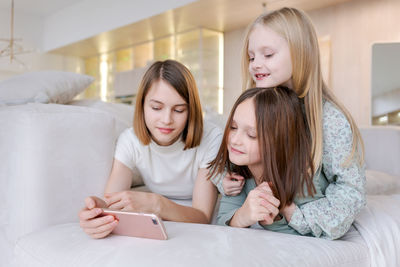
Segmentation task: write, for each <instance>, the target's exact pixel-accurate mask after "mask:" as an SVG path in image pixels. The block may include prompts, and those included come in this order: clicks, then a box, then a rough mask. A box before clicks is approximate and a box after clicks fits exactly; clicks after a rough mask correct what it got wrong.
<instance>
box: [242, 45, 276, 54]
mask: <svg viewBox="0 0 400 267" xmlns="http://www.w3.org/2000/svg"><path fill="white" fill-rule="evenodd" d="M267 49H269V50H272V51H274V50H275V49H274V48H272V47H269V46H263V47H260V48H259V49H256V50H267ZM247 52H248V53H253V50H251V49H250V48H248V49H247Z"/></svg>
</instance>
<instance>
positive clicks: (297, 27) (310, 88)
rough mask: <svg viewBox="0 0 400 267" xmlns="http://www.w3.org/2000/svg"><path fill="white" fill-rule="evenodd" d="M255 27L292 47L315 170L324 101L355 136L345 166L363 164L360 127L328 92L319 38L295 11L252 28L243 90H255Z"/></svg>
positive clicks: (265, 17) (270, 16)
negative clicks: (252, 54)
mask: <svg viewBox="0 0 400 267" xmlns="http://www.w3.org/2000/svg"><path fill="white" fill-rule="evenodd" d="M256 25H264V26H267V27H269V28H270V29H272V30H273V31H275V32H276V33H278V34H279V35H281V36H282V37H283V38H284V39H285V40H286V41H287V42H288V45H289V50H290V54H291V60H292V68H293V70H292V73H293V74H292V81H293V88H291V89H293V90H294V91H295V92H296V93H297V95H298V97H300V98H304V104H305V110H306V117H307V123H308V128H309V130H310V133H311V140H312V146H311V151H312V157H313V162H314V166H315V169H317V168H318V166H320V164H321V160H322V153H323V132H322V117H323V115H322V105H323V100H326V101H329V102H331V103H333V104H334V105H335V106H336V107H337V108H338V109H339V110H340V111H342V112H343V114H344V115H345V116H346V118H347V120H348V121H349V123H350V127H351V130H352V133H353V140H352V143H353V145H352V150H351V153H350V155H349V156H348V157H347V159H346V160H345V162H343V164H344V166H348V165H349V164H350V163H351V161H352V160H353V159H356V160H357V161H358V163H359V164H360V165H362V164H363V162H364V144H363V141H362V138H361V134H360V131H359V130H358V127H357V125H356V123H355V121H354V119H353V118H352V116H351V115H350V113H349V112H348V111H347V109H346V108H345V107H344V106H343V105H342V104H341V103H340V102H339V101H338V99H337V98H336V97H335V96H334V95H333V93H332V92H331V91H330V90H329V88H328V87H327V85H326V83H325V82H324V80H323V78H322V71H321V64H320V55H319V46H318V39H317V34H316V32H315V29H314V26H313V24H312V22H311V20H310V19H309V18H308V16H307V15H306V14H305V13H304V12H302V11H300V10H298V9H295V8H288V7H285V8H282V9H279V10H276V11H273V12H271V13H267V14H263V15H261V16H259V17H258V18H257V19H256V20H255V21H254V22H253V23H252V24H250V25H249V27H248V29H247V33H246V36H245V43H244V46H243V51H242V77H243V88H242V89H243V90H246V89H247V88H252V87H255V82H254V81H253V79H252V77H251V76H250V73H249V69H248V67H249V56H248V44H249V35H250V33H251V32H252V30H253V29H254V27H255V26H256Z"/></svg>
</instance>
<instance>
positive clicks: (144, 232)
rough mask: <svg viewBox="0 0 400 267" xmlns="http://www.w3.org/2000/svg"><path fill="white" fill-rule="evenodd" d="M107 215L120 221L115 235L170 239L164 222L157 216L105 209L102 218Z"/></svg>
mask: <svg viewBox="0 0 400 267" xmlns="http://www.w3.org/2000/svg"><path fill="white" fill-rule="evenodd" d="M106 215H112V216H114V217H115V218H116V219H117V220H118V225H117V226H116V227H115V228H114V230H113V231H112V233H113V234H116V235H125V236H132V237H143V238H151V239H159V240H166V239H168V236H167V232H166V231H165V227H164V224H163V222H162V220H161V219H160V218H159V217H158V216H157V215H155V214H151V213H138V212H127V211H116V210H109V209H103V213H102V214H101V215H100V216H106Z"/></svg>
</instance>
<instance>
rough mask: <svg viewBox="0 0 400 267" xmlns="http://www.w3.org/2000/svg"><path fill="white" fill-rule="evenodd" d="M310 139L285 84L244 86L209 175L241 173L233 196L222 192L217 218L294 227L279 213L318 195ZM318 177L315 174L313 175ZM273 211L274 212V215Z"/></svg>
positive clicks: (232, 223) (284, 229) (286, 228)
mask: <svg viewBox="0 0 400 267" xmlns="http://www.w3.org/2000/svg"><path fill="white" fill-rule="evenodd" d="M310 155H311V139H310V134H309V131H308V129H307V126H306V123H305V121H304V119H303V113H302V107H301V103H300V99H299V98H298V97H297V95H296V93H294V92H293V91H292V90H290V89H288V88H286V87H274V88H253V89H249V90H246V91H245V92H243V93H242V95H241V96H240V97H239V98H238V100H237V101H236V103H235V104H234V106H233V108H232V111H231V114H230V116H229V118H228V122H227V124H226V127H225V133H224V136H223V140H222V143H221V146H220V149H219V151H218V154H217V157H216V158H215V160H214V161H212V162H211V163H210V176H214V175H216V174H219V173H223V172H224V171H225V170H227V171H228V173H233V172H234V173H237V174H239V175H241V176H243V177H244V178H245V179H246V183H245V186H244V189H243V190H242V192H241V193H240V194H239V195H237V196H223V197H222V199H221V203H220V208H219V214H218V217H217V222H218V223H219V224H227V225H230V226H236V227H248V226H251V225H253V224H255V223H257V222H260V224H261V225H262V226H263V227H264V228H266V229H270V230H276V231H281V232H287V233H294V232H295V231H294V230H293V229H290V227H289V226H288V225H287V223H285V221H284V219H283V218H282V219H281V220H278V221H277V222H274V219H275V218H277V215H278V214H279V213H282V214H284V213H285V211H286V209H285V208H284V207H287V206H289V205H291V204H292V203H296V204H297V205H301V204H303V203H306V202H309V201H313V200H315V199H318V198H321V197H323V194H322V192H320V191H317V190H316V187H315V185H314V183H317V185H318V182H319V179H315V181H313V180H312V175H311V174H312V173H313V169H314V168H313V162H312V159H311V157H310ZM318 178H319V177H318ZM278 217H279V216H278Z"/></svg>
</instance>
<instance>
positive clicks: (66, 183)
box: [0, 104, 118, 242]
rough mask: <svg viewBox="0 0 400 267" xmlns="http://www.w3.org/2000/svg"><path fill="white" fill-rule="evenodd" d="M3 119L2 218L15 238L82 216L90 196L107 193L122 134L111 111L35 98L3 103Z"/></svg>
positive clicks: (0, 139)
mask: <svg viewBox="0 0 400 267" xmlns="http://www.w3.org/2000/svg"><path fill="white" fill-rule="evenodd" d="M0 125H1V127H2V130H1V131H0V162H1V165H0V190H1V191H0V219H1V222H0V224H1V227H2V228H4V229H5V233H6V236H7V239H8V240H9V241H10V242H15V240H16V239H17V238H18V237H19V236H22V235H24V234H26V233H29V232H32V231H35V230H38V229H41V228H44V227H47V226H50V225H55V224H60V223H68V222H76V221H78V217H77V214H78V211H79V210H80V208H81V207H82V206H83V201H84V198H85V197H86V196H89V195H97V196H101V195H102V194H103V190H104V186H105V183H106V180H107V178H108V175H109V173H110V170H111V164H112V158H113V153H114V146H115V140H116V138H117V135H118V132H117V131H116V129H115V119H114V118H113V117H112V116H111V115H109V114H106V113H104V112H101V111H98V110H95V109H90V108H86V107H77V106H66V105H56V104H29V105H23V106H15V107H6V108H0ZM4 229H3V230H4Z"/></svg>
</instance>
